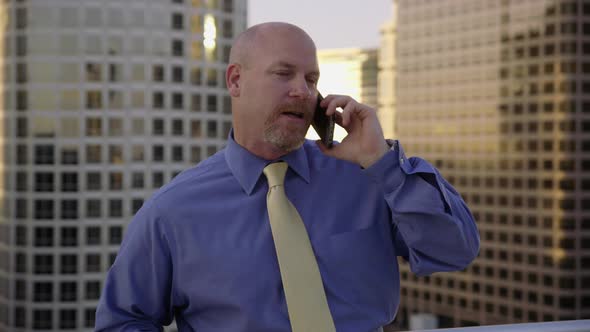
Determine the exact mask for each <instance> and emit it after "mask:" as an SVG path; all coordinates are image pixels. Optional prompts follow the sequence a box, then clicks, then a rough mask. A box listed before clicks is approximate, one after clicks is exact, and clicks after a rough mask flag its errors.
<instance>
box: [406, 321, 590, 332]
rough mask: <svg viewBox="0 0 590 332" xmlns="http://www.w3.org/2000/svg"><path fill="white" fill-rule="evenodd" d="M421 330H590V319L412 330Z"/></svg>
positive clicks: (439, 331)
mask: <svg viewBox="0 0 590 332" xmlns="http://www.w3.org/2000/svg"><path fill="white" fill-rule="evenodd" d="M412 331H421V332H426V331H428V332H590V320H570V321H561V322H546V323H525V324H509V325H489V326H476V327H458V328H452V329H436V330H412Z"/></svg>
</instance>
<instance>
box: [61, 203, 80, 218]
mask: <svg viewBox="0 0 590 332" xmlns="http://www.w3.org/2000/svg"><path fill="white" fill-rule="evenodd" d="M61 218H62V219H78V201H77V200H75V199H64V200H62V201H61Z"/></svg>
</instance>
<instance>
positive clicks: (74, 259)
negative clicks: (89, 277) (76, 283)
mask: <svg viewBox="0 0 590 332" xmlns="http://www.w3.org/2000/svg"><path fill="white" fill-rule="evenodd" d="M60 261H61V266H60V273H61V274H76V273H78V256H77V255H71V254H67V255H61V256H60Z"/></svg>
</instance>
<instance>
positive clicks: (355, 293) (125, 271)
mask: <svg viewBox="0 0 590 332" xmlns="http://www.w3.org/2000/svg"><path fill="white" fill-rule="evenodd" d="M281 160H284V161H286V162H287V163H288V164H289V169H288V171H287V175H286V178H285V190H286V193H287V196H288V197H289V199H290V200H291V202H292V203H293V205H295V207H296V208H297V210H298V211H299V214H300V215H301V218H302V219H303V221H304V223H305V226H306V228H307V231H308V233H309V237H310V240H311V243H312V246H313V250H314V252H315V255H316V257H317V261H318V265H319V269H320V273H321V275H322V279H323V282H324V287H325V291H326V296H327V299H328V303H329V306H330V311H331V313H332V317H333V318H334V322H335V325H336V329H337V331H339V332H365V331H367V332H368V331H375V330H376V329H378V328H379V327H381V326H383V325H386V324H388V323H389V322H391V321H392V320H393V319H394V317H395V314H396V311H397V307H398V304H399V283H400V281H399V271H398V264H397V259H396V257H397V256H402V257H404V258H405V259H406V260H408V261H409V263H410V267H411V269H412V271H413V272H414V273H416V274H418V275H427V274H430V273H432V272H438V271H453V270H459V269H463V268H465V267H466V266H467V265H468V264H469V263H470V262H471V261H472V260H473V259H474V257H475V256H476V255H477V253H478V250H479V235H478V232H477V228H476V226H475V222H474V220H473V217H472V216H471V213H470V212H469V210H468V208H467V206H466V205H465V203H464V202H463V200H462V199H461V197H460V196H459V194H458V193H457V192H456V191H455V190H454V189H453V188H452V187H451V186H450V185H449V184H448V183H447V182H446V181H445V180H444V179H443V178H442V177H441V175H440V174H439V173H438V171H437V170H436V169H435V168H434V167H433V166H431V165H430V164H429V163H427V162H426V161H424V160H422V159H420V158H408V159H406V157H405V156H404V153H403V150H402V148H401V146H399V145H397V147H396V148H395V149H392V150H391V151H389V152H388V153H387V154H386V155H385V156H384V157H383V158H382V159H380V160H379V161H378V162H377V163H375V164H374V165H373V166H371V167H370V168H367V169H361V168H360V167H359V166H358V165H356V164H353V163H349V162H346V161H342V160H338V159H335V158H331V157H328V156H326V155H324V154H323V153H322V152H321V151H320V150H319V149H318V148H317V147H316V145H315V143H314V142H311V141H307V142H306V143H305V144H304V145H303V147H301V148H300V149H298V150H296V151H294V152H292V153H290V154H288V155H285V156H284V157H282V158H281ZM268 163H269V161H267V160H264V159H260V158H258V157H256V156H254V155H252V154H251V153H250V152H248V151H247V150H245V149H244V148H242V147H241V146H240V145H238V144H237V143H236V142H235V141H233V139H232V138H231V137H230V139H229V142H228V146H227V147H226V148H225V149H224V150H222V151H220V152H218V153H217V154H215V155H214V156H212V157H211V158H209V159H207V160H205V161H203V162H202V163H200V164H199V165H197V166H196V167H193V168H191V169H188V170H186V171H184V172H182V173H181V174H179V175H178V176H176V177H175V178H174V179H173V180H172V181H171V182H170V183H169V184H167V185H166V186H164V187H162V188H161V189H160V190H159V191H158V192H157V193H155V194H154V195H153V196H152V197H151V198H150V199H149V200H148V201H146V203H145V204H144V206H143V207H142V208H141V209H140V210H139V212H138V213H137V214H136V216H135V217H134V218H133V220H132V222H131V223H130V224H129V227H128V229H127V231H126V234H125V238H124V240H123V243H122V245H121V248H120V250H119V253H118V255H117V258H116V260H115V262H114V264H113V266H112V267H111V269H110V271H109V273H108V276H107V279H106V282H105V286H104V289H103V293H102V296H101V299H100V303H99V306H98V309H97V313H96V330H97V331H140V330H141V331H159V330H160V329H161V328H162V325H168V324H170V323H171V322H172V320H173V319H174V318H175V319H176V324H177V327H178V329H179V331H181V332H185V331H197V332H212V331H223V332H226V331H232V332H246V331H255V332H266V331H268V332H270V331H275V332H276V331H290V325H289V318H288V314H287V306H286V303H285V296H284V293H283V288H282V284H281V276H280V272H279V267H278V263H277V257H276V253H275V249H274V243H273V239H272V234H271V230H270V225H269V221H268V215H267V210H266V194H267V190H268V185H267V182H266V178H265V177H264V175H263V174H262V170H263V168H264V167H265V166H266V165H267V164H268Z"/></svg>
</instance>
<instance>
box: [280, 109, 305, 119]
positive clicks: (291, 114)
mask: <svg viewBox="0 0 590 332" xmlns="http://www.w3.org/2000/svg"><path fill="white" fill-rule="evenodd" d="M281 115H285V116H288V117H290V118H295V119H303V118H304V117H305V113H304V112H298V111H288V112H283V113H281Z"/></svg>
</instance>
